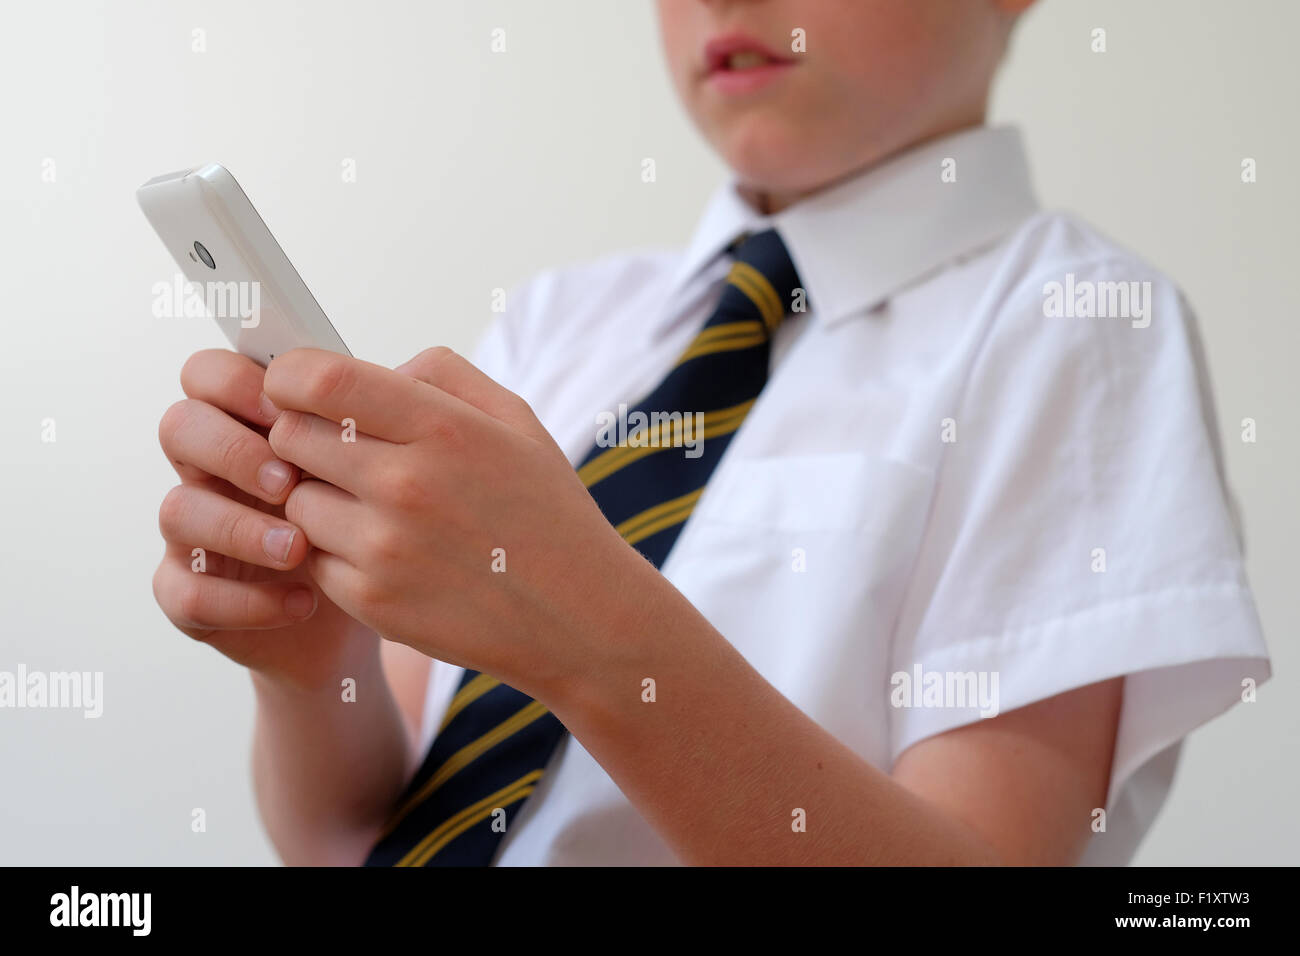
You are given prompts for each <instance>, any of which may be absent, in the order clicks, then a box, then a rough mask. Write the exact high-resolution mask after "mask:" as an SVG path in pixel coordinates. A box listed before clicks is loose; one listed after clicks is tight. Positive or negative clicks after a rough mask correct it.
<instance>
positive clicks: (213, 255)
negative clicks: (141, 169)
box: [136, 163, 352, 366]
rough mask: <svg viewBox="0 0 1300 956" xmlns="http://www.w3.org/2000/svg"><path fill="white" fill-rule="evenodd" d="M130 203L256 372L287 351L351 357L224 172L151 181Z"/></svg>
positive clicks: (204, 169)
mask: <svg viewBox="0 0 1300 956" xmlns="http://www.w3.org/2000/svg"><path fill="white" fill-rule="evenodd" d="M136 199H137V200H138V202H139V203H140V208H141V210H142V211H143V212H144V214H145V218H147V219H148V220H149V223H150V225H152V226H153V228H154V231H155V232H157V233H158V237H159V238H160V239H162V241H163V245H165V246H166V247H167V251H168V252H170V253H171V255H172V258H173V259H174V260H175V261H176V265H177V266H178V267H179V268H180V271H181V274H182V275H183V276H184V277H185V280H187V282H188V283H190V284H191V285H190V286H189V287H188V288H186V289H185V293H186V298H187V300H188V301H193V299H194V298H195V297H198V298H200V299H201V300H202V302H203V307H204V309H205V310H206V311H207V313H208V314H209V315H211V316H212V318H214V319H215V320H216V322H217V324H218V325H219V326H221V330H222V331H223V332H224V333H225V335H226V338H227V339H229V340H230V344H231V346H232V347H233V348H234V349H235V350H236V351H237V352H240V353H242V354H244V355H247V356H248V357H249V358H251V359H253V360H254V361H255V362H257V363H258V364H260V365H262V366H266V365H267V364H269V363H270V361H271V359H273V358H274V357H275V356H277V355H279V354H280V353H282V352H287V351H288V350H289V349H293V348H304V347H310V348H320V349H329V350H330V351H334V352H340V353H342V354H344V355H351V354H352V353H351V352H349V351H348V348H347V346H346V345H344V344H343V340H342V339H341V338H340V337H339V334H338V332H336V331H335V329H334V326H333V325H332V324H330V321H329V319H328V318H327V317H326V315H325V313H324V312H323V311H322V310H321V307H320V306H319V305H318V304H317V302H316V299H315V297H314V296H312V294H311V290H309V289H308V288H307V285H306V283H304V282H303V281H302V278H301V277H300V276H299V275H298V272H297V270H296V269H294V267H293V265H292V264H291V263H290V262H289V259H288V257H287V256H286V255H285V254H284V251H283V250H282V249H281V248H280V244H279V243H278V242H276V241H275V237H274V236H272V235H271V231H270V230H269V229H267V227H266V224H265V223H264V222H263V221H262V217H261V216H259V215H258V213H257V210H256V209H255V208H254V207H253V204H252V203H251V202H249V200H248V197H247V196H246V195H244V191H243V190H242V189H241V188H240V187H239V184H238V183H237V182H236V181H235V178H234V177H233V176H232V175H231V174H230V173H229V172H228V171H227V170H226V168H225V167H223V166H221V165H220V164H217V163H209V164H208V165H206V166H198V167H195V168H193V169H187V170H182V171H180V172H175V173H167V174H166V175H163V176H157V177H155V178H153V179H151V180H149V181H148V182H147V183H145V184H144V185H143V186H141V187H140V188H139V189H138V190H136Z"/></svg>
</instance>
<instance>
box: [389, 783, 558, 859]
mask: <svg viewBox="0 0 1300 956" xmlns="http://www.w3.org/2000/svg"><path fill="white" fill-rule="evenodd" d="M541 776H542V771H541V770H540V769H538V770H531V771H529V772H528V773H526V774H524V775H523V776H522V777H520V778H519V779H518V780H516V781H514V783H508V784H506V785H505V786H504V787H502V788H501V789H500V790H498V791H497V792H496V793H490V794H488V795H487V796H486V797H484V798H483V799H482V800H479V801H477V802H475V803H472V804H470V805H469V806H468V807H466V808H465V809H464V810H461V811H460V812H459V813H457V814H456V815H455V816H452V817H448V818H447V819H446V820H444V821H443V822H442V823H440V824H438V825H437V826H436V827H434V828H433V830H431V831H430V832H429V833H428V834H426V835H425V836H424V838H423V839H421V840H420V842H419V843H417V844H416V845H415V846H414V847H412V848H411V851H410V852H409V853H407V854H406V856H404V857H402V858H401V859H400V860H398V861H397V862H396V863H395V864H393V865H394V866H424V864H425V863H428V862H429V860H430V859H432V858H433V855H434V854H435V853H437V852H438V851H439V850H441V849H442V848H443V847H444V846H446V845H447V844H448V843H450V842H451V841H452V840H453V839H455V838H456V837H457V836H459V835H460V834H461V833H463V832H464V831H465V830H467V829H469V827H472V826H473V825H474V824H475V823H477V822H478V821H479V820H482V819H483V818H484V817H487V816H491V814H492V811H493V810H495V809H496V808H497V807H507V806H509V805H510V804H512V803H515V802H516V801H519V800H522V799H523V798H524V797H526V796H528V795H529V794H530V793H532V792H533V789H534V788H533V784H534V783H536V782H537V781H538V780H539V779H541ZM485 810H486V812H484V811H485ZM466 821H469V822H468V823H467V822H466ZM452 830H455V831H456V832H455V833H451V832H450V831H452Z"/></svg>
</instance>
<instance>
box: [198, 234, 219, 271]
mask: <svg viewBox="0 0 1300 956" xmlns="http://www.w3.org/2000/svg"><path fill="white" fill-rule="evenodd" d="M194 251H195V252H197V253H198V254H199V258H200V259H202V260H203V264H204V265H205V266H207V267H208V268H209V269H215V268H216V267H217V264H216V263H215V262H213V261H212V253H210V252H208V250H207V249H205V248H204V247H203V243H201V242H199V241H198V240H197V239H195V240H194Z"/></svg>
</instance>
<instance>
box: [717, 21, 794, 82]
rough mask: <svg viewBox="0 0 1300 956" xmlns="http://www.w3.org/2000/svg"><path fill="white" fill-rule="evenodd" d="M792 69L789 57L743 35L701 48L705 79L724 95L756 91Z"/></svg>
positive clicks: (734, 35) (730, 35) (719, 39)
mask: <svg viewBox="0 0 1300 956" xmlns="http://www.w3.org/2000/svg"><path fill="white" fill-rule="evenodd" d="M793 65H794V60H793V59H792V58H791V57H788V56H783V55H781V54H780V53H777V52H776V51H775V50H773V49H772V48H771V47H769V46H767V45H766V44H764V43H762V42H760V41H759V40H756V39H755V38H754V37H751V36H749V35H747V34H744V33H729V34H726V35H725V36H720V37H715V38H714V39H712V40H710V41H709V42H708V43H707V44H705V46H704V78H705V80H706V81H707V82H708V83H709V84H710V85H711V86H712V87H713V88H715V89H717V90H719V91H720V92H723V93H746V92H751V91H753V90H756V89H759V88H761V87H763V86H766V85H767V84H768V83H771V82H773V81H774V80H775V79H776V78H777V77H778V76H779V75H781V74H782V73H784V72H785V71H786V70H787V69H789V68H790V67H791V66H793Z"/></svg>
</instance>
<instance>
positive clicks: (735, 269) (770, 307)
mask: <svg viewBox="0 0 1300 956" xmlns="http://www.w3.org/2000/svg"><path fill="white" fill-rule="evenodd" d="M730 251H731V255H732V258H733V259H734V264H733V265H732V269H731V275H730V276H729V277H728V278H729V279H730V280H731V282H732V284H733V285H736V286H738V287H739V288H740V290H741V291H742V292H744V293H745V295H746V296H748V297H749V298H750V299H751V300H753V302H754V304H755V305H757V306H758V308H759V311H760V312H762V314H763V317H764V319H765V320H766V322H767V326H768V328H769V330H771V329H775V328H776V325H777V324H778V323H779V322H780V321H781V320H782V319H783V318H785V317H786V316H787V315H789V314H790V312H791V311H792V306H793V303H794V297H795V295H796V292H797V291H801V289H802V285H801V283H800V281H799V274H798V273H797V272H796V271H795V268H794V262H793V261H792V260H791V259H790V253H789V252H787V251H786V248H785V243H784V242H782V241H781V237H780V235H778V234H777V231H776V230H775V229H764V230H763V231H762V232H756V233H751V234H745V235H742V236H741V237H740V238H739V239H737V240H736V241H735V242H734V243H732V245H731V249H730Z"/></svg>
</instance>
